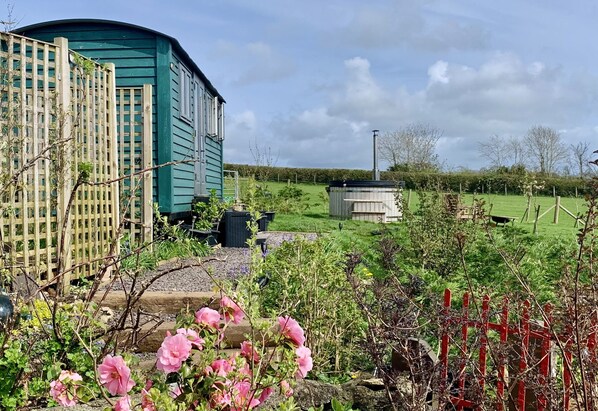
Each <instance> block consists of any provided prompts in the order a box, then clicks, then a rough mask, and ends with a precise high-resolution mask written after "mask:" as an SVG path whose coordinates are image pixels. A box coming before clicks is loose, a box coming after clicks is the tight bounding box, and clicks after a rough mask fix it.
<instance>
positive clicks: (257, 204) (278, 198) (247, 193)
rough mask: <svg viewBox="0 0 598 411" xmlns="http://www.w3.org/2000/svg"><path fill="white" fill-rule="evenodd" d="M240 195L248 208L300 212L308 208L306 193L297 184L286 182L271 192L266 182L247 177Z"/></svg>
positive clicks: (289, 212) (278, 211)
mask: <svg viewBox="0 0 598 411" xmlns="http://www.w3.org/2000/svg"><path fill="white" fill-rule="evenodd" d="M241 197H242V200H243V203H244V204H246V205H247V208H248V209H249V210H255V211H274V212H277V213H285V214H300V213H303V212H305V211H306V210H307V209H308V208H309V201H308V198H307V196H306V193H305V192H304V191H303V190H302V189H301V188H299V187H298V186H297V185H294V184H293V185H291V184H287V185H284V186H283V187H281V188H280V189H279V190H278V191H277V192H273V190H271V189H270V188H269V187H268V185H267V183H265V182H264V183H259V184H258V183H257V182H256V181H255V179H254V178H253V177H249V178H248V179H247V181H246V183H245V185H244V187H242V192H241Z"/></svg>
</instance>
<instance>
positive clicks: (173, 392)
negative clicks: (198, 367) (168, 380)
mask: <svg viewBox="0 0 598 411" xmlns="http://www.w3.org/2000/svg"><path fill="white" fill-rule="evenodd" d="M182 393H183V391H181V387H180V386H179V385H178V384H171V385H170V390H169V391H168V395H170V396H171V397H172V398H176V397H178V396H179V395H181V394H182Z"/></svg>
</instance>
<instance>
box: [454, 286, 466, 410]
mask: <svg viewBox="0 0 598 411" xmlns="http://www.w3.org/2000/svg"><path fill="white" fill-rule="evenodd" d="M460 320H461V355H460V359H459V404H458V405H457V411H463V404H462V402H463V400H464V397H465V367H466V365H467V333H468V329H469V293H465V294H463V309H462V314H461V319H460Z"/></svg>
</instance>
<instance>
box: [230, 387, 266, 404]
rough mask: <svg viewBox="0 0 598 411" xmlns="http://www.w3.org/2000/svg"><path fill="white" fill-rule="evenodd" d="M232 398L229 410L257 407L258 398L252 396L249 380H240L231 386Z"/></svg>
mask: <svg viewBox="0 0 598 411" xmlns="http://www.w3.org/2000/svg"><path fill="white" fill-rule="evenodd" d="M232 391H233V400H232V404H231V408H230V409H231V411H244V410H250V409H252V408H254V407H257V406H258V405H259V404H260V400H258V399H257V398H254V396H253V394H254V393H253V391H252V390H251V383H250V382H249V381H241V382H238V383H236V384H235V385H234V386H233V389H232Z"/></svg>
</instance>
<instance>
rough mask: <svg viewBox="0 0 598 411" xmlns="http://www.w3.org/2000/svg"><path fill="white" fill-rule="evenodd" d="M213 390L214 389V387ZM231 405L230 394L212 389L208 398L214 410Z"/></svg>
mask: <svg viewBox="0 0 598 411" xmlns="http://www.w3.org/2000/svg"><path fill="white" fill-rule="evenodd" d="M213 388H216V387H215V386H214V387H213ZM231 403H232V397H231V394H230V392H228V391H223V390H221V389H218V388H216V389H214V391H212V395H211V396H210V404H211V405H212V406H213V407H214V408H220V407H225V406H230V405H231Z"/></svg>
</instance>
